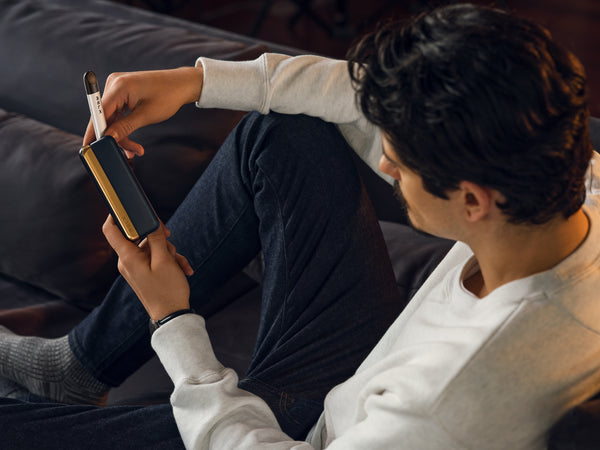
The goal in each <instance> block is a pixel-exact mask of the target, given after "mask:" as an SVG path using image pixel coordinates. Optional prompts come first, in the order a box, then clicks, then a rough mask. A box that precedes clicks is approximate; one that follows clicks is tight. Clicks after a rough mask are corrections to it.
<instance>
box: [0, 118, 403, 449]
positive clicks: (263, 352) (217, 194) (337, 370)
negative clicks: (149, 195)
mask: <svg viewBox="0 0 600 450" xmlns="http://www.w3.org/2000/svg"><path fill="white" fill-rule="evenodd" d="M350 152H351V149H350V148H349V147H348V145H347V144H346V142H345V141H344V139H343V138H342V137H341V135H340V134H339V133H338V131H337V129H336V128H335V127H334V126H332V125H330V124H326V123H324V122H322V121H320V120H318V119H313V118H308V117H305V116H284V115H277V114H270V115H267V116H262V115H259V114H250V115H248V116H246V117H245V118H244V119H243V121H242V122H241V123H240V125H238V127H237V128H236V129H235V130H234V131H233V132H232V133H231V135H230V136H229V137H228V139H227V140H226V142H225V143H224V145H223V146H222V148H221V149H220V151H219V152H218V153H217V155H216V157H215V159H214V160H213V161H212V162H211V164H210V166H209V167H208V169H207V170H206V172H205V173H204V174H203V175H202V177H201V178H200V179H199V181H198V182H197V184H196V185H195V187H194V188H193V189H192V191H191V192H190V194H189V195H188V197H187V198H186V200H185V201H184V202H183V204H182V205H181V206H180V208H179V209H178V211H177V212H176V213H175V215H174V216H173V217H172V219H171V220H170V222H169V223H168V227H169V229H170V230H171V232H172V238H171V241H172V242H173V243H174V244H175V246H176V247H177V249H178V251H179V252H180V253H181V254H183V255H184V256H186V257H187V258H188V260H189V261H190V263H191V265H192V267H193V268H194V270H195V274H194V275H193V276H192V277H191V278H190V280H189V281H190V286H191V304H192V306H194V307H196V308H198V307H201V305H203V304H204V303H205V302H206V301H208V300H209V299H210V298H211V293H212V292H214V290H215V289H216V288H218V287H219V286H220V285H221V284H222V283H223V282H225V281H226V280H228V279H229V278H230V277H231V276H232V275H234V274H235V273H236V272H238V271H239V270H240V269H241V268H243V267H244V266H245V265H246V264H247V263H248V262H249V261H251V260H252V258H254V257H255V256H256V255H257V253H258V252H259V251H260V250H261V249H262V251H263V253H264V260H265V276H264V281H263V300H262V310H261V318H260V319H261V320H260V326H259V334H258V339H257V343H256V347H255V351H254V354H253V357H252V362H251V364H250V367H249V369H248V372H247V374H246V376H245V377H244V378H243V379H241V380H240V387H241V388H243V389H246V390H248V391H251V392H254V393H256V394H257V395H259V396H260V397H262V398H263V399H264V400H265V401H266V402H267V403H268V404H269V405H270V407H271V408H272V409H273V411H274V413H275V415H276V416H277V419H278V420H279V423H280V425H281V427H282V429H283V430H284V431H285V432H287V433H288V434H289V435H290V436H292V437H294V438H300V439H302V438H303V437H304V436H305V434H306V432H307V431H308V430H309V429H310V427H311V426H312V425H313V424H314V422H315V421H316V419H317V418H318V416H319V414H320V413H321V411H322V409H323V400H324V398H325V395H326V394H327V392H328V391H329V390H330V389H331V388H332V387H334V386H335V385H336V384H339V383H340V382H342V381H344V380H345V379H347V378H348V377H350V376H351V375H352V374H353V372H354V371H355V370H356V368H357V367H358V365H359V364H360V362H361V361H362V360H363V359H364V358H365V357H366V356H367V354H368V353H369V351H370V350H371V349H372V348H373V346H374V345H375V344H376V343H377V341H378V340H379V339H380V337H381V336H382V335H383V333H384V332H385V330H386V329H387V328H388V327H389V325H390V324H391V323H392V322H393V321H394V319H395V318H396V317H397V316H398V314H399V313H400V311H401V310H402V308H403V307H404V305H405V303H406V298H403V295H402V294H401V293H400V291H399V290H398V288H397V286H396V283H395V280H394V274H393V271H392V268H391V264H390V261H389V257H388V254H387V251H386V247H385V244H384V241H383V237H382V234H381V230H380V228H379V226H378V222H377V220H376V217H375V213H374V211H373V208H372V206H371V204H370V201H369V199H368V198H367V195H366V193H365V191H364V188H363V186H362V183H361V180H360V178H359V176H358V174H357V171H356V169H355V166H354V163H353V161H352V158H351V154H350ZM69 342H70V344H71V347H72V349H73V351H74V353H75V355H76V356H77V358H78V359H79V360H80V361H81V363H82V364H83V365H84V367H86V368H87V369H88V370H89V372H90V373H92V374H93V375H94V376H95V377H97V378H98V379H100V380H101V381H103V382H105V383H107V384H110V385H114V386H116V385H119V384H120V383H121V382H122V381H124V380H125V379H126V378H127V377H128V376H129V375H131V374H132V373H133V372H134V371H135V370H136V369H137V368H139V367H140V366H141V365H142V364H143V363H144V362H146V361H147V360H148V359H149V358H150V357H151V356H152V355H153V350H152V348H151V347H150V340H149V332H148V316H147V314H146V312H145V310H144V309H143V307H142V306H141V304H140V302H139V301H138V300H137V298H136V296H135V294H134V293H133V292H132V290H131V289H130V288H129V286H128V285H127V283H126V282H125V281H124V280H123V279H122V278H119V279H118V280H117V281H116V282H115V284H114V285H113V287H112V289H111V290H110V292H109V294H108V295H107V297H106V299H105V300H104V302H103V303H102V305H101V306H99V307H98V308H96V309H95V310H94V311H93V312H92V313H91V314H90V315H89V316H88V317H87V318H86V319H85V320H84V321H83V322H82V323H81V324H80V325H79V326H77V327H76V328H75V329H74V330H73V331H72V332H71V333H70V335H69ZM190 348H193V345H190ZM9 407H10V408H13V409H14V408H17V410H19V411H21V415H20V416H18V415H17V416H16V417H20V418H21V419H20V420H19V422H16V421H11V422H12V423H10V424H6V423H3V424H2V426H1V428H2V430H3V432H2V434H3V440H5V439H7V438H8V439H9V441H10V442H12V439H23V435H24V434H25V433H26V432H27V430H29V428H27V425H26V423H27V421H28V420H29V419H28V417H31V418H32V420H37V419H36V417H38V416H42V417H43V415H44V414H48V413H47V410H48V408H50V409H54V410H55V412H53V413H51V414H50V415H51V416H52V420H50V421H46V422H47V423H48V424H52V423H53V425H51V426H50V425H49V426H48V427H47V426H45V425H44V426H40V423H44V422H39V421H37V422H33V423H35V425H31V428H30V430H31V431H32V432H33V430H36V431H35V436H36V439H39V441H40V442H43V441H44V440H46V438H51V437H52V436H53V434H52V433H53V430H55V429H61V433H60V442H61V448H69V447H70V446H71V447H76V446H77V443H78V442H80V443H85V444H86V445H89V444H90V442H93V443H98V446H99V447H100V446H102V445H100V444H101V442H102V441H101V438H100V440H97V439H96V437H94V436H95V435H96V434H97V433H102V434H104V435H106V434H109V435H110V434H111V433H112V432H111V431H110V430H111V428H110V427H111V426H113V427H115V430H116V431H115V433H118V432H119V430H121V429H123V425H124V424H127V423H130V424H135V426H132V427H131V428H129V429H128V431H127V434H126V436H125V437H124V438H125V439H126V440H127V442H128V443H127V447H128V448H129V447H131V446H132V443H137V444H139V445H140V446H141V445H144V442H147V440H148V439H150V440H151V442H150V444H149V445H151V446H154V447H152V448H156V447H155V446H156V445H157V442H163V441H164V442H167V443H169V444H168V445H169V446H172V443H173V440H177V434H176V433H177V430H176V428H175V426H174V422H173V417H172V413H171V410H170V408H169V407H168V405H167V406H164V405H161V406H155V407H145V408H125V409H123V408H104V409H101V410H98V409H96V408H90V407H86V406H82V407H77V406H58V405H53V406H44V407H40V406H39V405H31V404H15V403H11V402H9V404H8V405H5V406H2V407H1V408H0V416H4V414H3V409H4V410H6V408H9ZM19 408H20V409H19ZM44 408H46V409H44ZM11 414H16V413H15V412H14V411H13V412H12V413H11ZM61 420H62V421H63V422H62V423H61ZM2 422H5V421H4V419H0V423H2ZM97 422H99V423H97ZM74 423H76V424H78V426H79V428H77V429H78V431H77V432H76V433H75V432H72V431H67V430H73V426H74V425H73V424H74ZM157 423H161V424H162V426H156V424H157ZM17 425H18V426H17ZM7 427H8V428H7ZM12 427H17V430H16V431H15V433H18V436H17V435H16V434H15V435H14V436H12V437H9V436H6V434H5V430H8V429H11V428H12ZM46 428H48V430H47V433H48V434H47V435H46V434H44V431H43V430H44V429H46ZM40 429H42V431H40ZM19 430H20V431H19ZM101 430H102V431H101ZM70 439H71V440H73V442H71V441H69V440H70ZM77 439H80V441H76V440H77ZM27 442H28V445H29V446H31V445H32V443H31V441H30V440H28V441H27ZM110 442H112V443H113V445H114V443H115V441H114V440H113V439H112V438H111V439H110Z"/></svg>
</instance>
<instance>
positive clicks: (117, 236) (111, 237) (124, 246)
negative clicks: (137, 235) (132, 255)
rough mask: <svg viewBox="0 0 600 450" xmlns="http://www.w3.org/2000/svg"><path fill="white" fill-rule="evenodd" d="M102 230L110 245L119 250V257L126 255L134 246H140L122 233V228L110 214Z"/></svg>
mask: <svg viewBox="0 0 600 450" xmlns="http://www.w3.org/2000/svg"><path fill="white" fill-rule="evenodd" d="M102 232H103V233H104V236H105V237H106V240H107V241H108V243H109V244H110V246H111V247H112V248H113V249H114V251H115V252H117V255H119V258H121V257H123V256H125V255H126V254H127V253H128V252H131V250H132V248H135V249H137V248H138V247H137V246H136V245H135V244H134V243H132V242H131V241H129V240H128V239H127V238H126V237H125V236H123V233H121V230H120V229H119V227H118V226H117V224H116V223H115V220H114V219H113V217H112V216H111V215H110V214H109V215H108V217H107V218H106V220H105V221H104V225H102Z"/></svg>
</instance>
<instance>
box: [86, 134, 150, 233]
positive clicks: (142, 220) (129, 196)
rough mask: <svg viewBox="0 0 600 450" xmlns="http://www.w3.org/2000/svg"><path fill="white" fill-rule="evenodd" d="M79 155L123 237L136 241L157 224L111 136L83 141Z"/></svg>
mask: <svg viewBox="0 0 600 450" xmlns="http://www.w3.org/2000/svg"><path fill="white" fill-rule="evenodd" d="M79 156H80V157H81V160H82V161H83V164H84V165H85V167H86V169H87V170H88V173H89V174H90V175H91V177H92V178H93V179H94V182H95V184H96V187H97V188H98V190H99V191H100V193H101V194H102V197H103V198H104V201H105V202H106V205H107V206H108V209H109V210H110V213H111V214H112V216H113V218H114V219H115V222H116V223H117V225H118V226H119V228H120V229H121V231H122V232H123V234H124V235H125V237H127V239H129V240H131V241H138V240H140V239H143V238H144V237H146V236H147V235H148V234H150V233H152V232H153V231H154V230H156V229H157V228H158V227H159V226H160V221H159V220H158V217H157V215H156V212H155V211H154V208H152V205H151V204H150V201H149V200H148V197H146V194H145V193H144V190H143V189H142V187H141V185H140V183H139V181H138V180H137V178H136V177H135V175H134V173H133V171H132V170H131V167H129V164H128V163H127V159H126V158H125V155H124V154H123V150H121V148H120V147H119V146H118V144H117V142H116V141H115V140H114V138H113V137H112V136H104V137H103V138H101V139H98V140H97V141H95V142H92V143H91V144H89V145H86V146H85V147H83V148H82V149H81V150H80V151H79Z"/></svg>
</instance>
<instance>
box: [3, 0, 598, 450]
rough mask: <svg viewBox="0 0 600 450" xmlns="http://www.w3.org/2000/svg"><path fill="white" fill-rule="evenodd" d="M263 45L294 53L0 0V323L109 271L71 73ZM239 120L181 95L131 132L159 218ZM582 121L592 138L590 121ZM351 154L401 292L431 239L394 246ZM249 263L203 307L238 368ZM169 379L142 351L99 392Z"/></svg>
mask: <svg viewBox="0 0 600 450" xmlns="http://www.w3.org/2000/svg"><path fill="white" fill-rule="evenodd" d="M264 51H277V52H282V53H288V54H295V53H298V52H299V51H298V50H296V49H292V48H287V47H281V46H277V45H274V44H271V43H266V42H261V41H258V40H256V39H251V38H246V37H243V36H238V35H234V34H231V33H227V32H224V31H221V30H217V29H214V28H210V27H206V26H203V25H200V24H194V23H190V22H186V21H183V20H178V19H175V18H172V17H167V16H162V15H157V14H153V13H150V12H147V11H143V10H140V9H136V8H131V7H127V6H123V5H120V4H115V3H111V2H108V1H101V0H97V1H90V0H87V1H85V0H52V1H40V0H0V199H1V202H2V203H1V204H2V213H1V215H0V324H5V325H7V326H9V327H11V328H13V329H14V330H15V331H17V332H19V333H21V334H30V335H40V336H47V337H53V336H60V335H62V334H64V333H65V332H67V331H68V330H69V329H70V328H71V327H72V326H73V325H74V324H76V323H77V322H78V321H80V320H81V319H82V318H83V317H85V315H86V314H87V313H88V312H89V311H90V309H91V308H93V307H94V306H95V305H96V304H98V303H99V302H100V301H101V299H102V297H103V295H104V294H105V292H106V291H107V290H108V288H109V286H110V284H111V283H112V280H113V279H114V278H115V277H116V276H117V271H116V260H115V257H114V255H113V253H112V251H111V250H110V248H109V247H108V245H107V244H106V242H105V240H104V238H103V236H102V233H101V229H100V228H101V224H102V222H103V221H104V218H105V216H106V214H107V210H106V208H105V207H104V204H103V203H102V201H101V199H100V197H99V196H98V194H97V192H96V191H95V188H94V186H93V185H92V183H91V182H90V180H89V178H88V176H87V174H86V173H85V170H84V169H83V166H82V165H81V163H80V161H79V158H78V155H77V151H78V150H79V148H80V144H81V139H82V134H83V132H84V130H85V126H86V124H87V121H88V117H89V113H88V110H87V103H86V99H85V97H84V95H83V86H82V81H81V77H82V74H83V73H84V72H85V71H87V70H94V71H95V72H96V73H97V75H98V77H99V78H100V80H101V83H102V84H103V82H104V80H105V79H106V76H107V75H108V74H109V73H110V72H114V71H129V70H145V69H161V68H170V67H178V66H182V65H192V64H194V62H195V59H196V58H197V57H198V56H209V57H214V58H223V59H252V58H255V57H257V56H258V55H260V54H261V53H262V52H264ZM240 117H241V114H240V113H237V112H232V111H221V110H204V111H200V110H197V109H196V108H194V107H193V106H186V107H184V108H182V110H181V111H180V112H179V113H177V114H176V116H175V117H174V118H173V119H171V120H169V121H168V122H165V123H162V124H159V125H156V126H153V127H149V128H147V129H144V130H140V131H138V132H137V133H136V138H137V139H138V140H139V141H140V142H142V143H143V144H144V145H145V147H146V149H147V154H146V156H144V157H143V158H140V159H137V160H136V161H135V165H134V170H135V172H136V174H137V175H138V178H139V179H140V181H141V183H142V185H143V186H144V188H145V189H146V191H147V193H148V196H149V197H150V199H151V201H152V202H153V204H154V206H155V207H156V209H157V211H158V213H159V215H160V217H161V218H162V219H163V220H165V221H166V220H168V218H169V217H170V215H171V214H172V213H173V211H174V210H175V208H176V207H177V205H178V204H179V203H180V202H181V201H182V199H183V198H184V196H185V194H186V192H187V191H188V190H189V189H190V187H191V186H192V184H193V183H194V181H195V180H196V179H197V178H198V177H199V176H200V175H201V174H202V172H203V170H204V169H205V167H206V166H207V164H208V163H209V162H210V160H211V158H212V156H214V154H215V152H216V151H217V150H218V147H219V145H220V142H222V140H223V139H224V138H225V136H226V135H227V133H228V132H229V131H230V130H231V129H232V128H233V126H234V125H235V123H236V122H237V121H238V120H239V119H240ZM592 124H593V136H594V139H595V142H596V143H597V144H600V124H599V121H597V120H593V121H592ZM357 165H358V167H359V170H360V172H361V175H362V176H363V179H364V181H365V185H366V186H367V190H368V192H369V194H370V196H371V199H372V201H373V203H374V206H375V209H376V211H377V214H378V217H379V218H380V219H381V220H382V229H383V231H384V235H385V237H386V241H387V243H388V247H389V249H390V255H391V257H392V261H393V264H394V269H395V272H396V275H397V279H398V285H399V289H404V290H406V291H407V293H409V294H410V293H411V291H412V290H414V286H412V285H411V284H410V283H409V282H407V281H406V280H416V282H417V283H418V280H419V274H420V273H421V272H422V271H423V269H426V267H425V265H426V264H435V263H436V260H433V261H432V260H428V259H427V260H426V259H424V258H423V256H422V255H423V254H424V253H423V252H421V251H420V249H422V248H423V246H427V245H436V246H437V243H435V244H434V241H432V240H431V238H428V237H426V236H422V235H419V234H416V233H415V235H414V249H413V252H412V254H411V257H410V258H409V259H407V258H406V254H398V252H397V251H396V250H395V245H394V243H395V241H396V239H397V237H396V235H395V230H396V226H395V225H394V223H396V222H401V221H402V219H403V216H402V213H401V212H400V210H399V209H398V208H397V206H396V203H395V200H394V199H393V196H392V194H391V189H390V187H389V186H388V185H386V184H385V183H383V182H382V181H381V180H380V179H379V178H378V177H377V176H376V175H375V174H373V173H372V172H371V171H370V170H369V169H368V168H366V166H364V164H362V163H360V162H359V161H357ZM440 248H441V251H440V253H439V255H438V259H439V258H441V257H442V256H443V247H440ZM255 266H256V267H259V266H260V264H258V263H256V264H255ZM256 267H252V266H250V267H248V268H247V269H246V270H245V271H243V272H241V273H239V274H237V275H236V276H235V277H234V278H233V279H232V280H230V281H229V282H228V283H227V284H226V285H225V286H224V287H223V288H222V289H221V290H220V291H219V292H216V293H215V294H214V296H215V301H214V302H212V306H211V307H210V309H209V308H207V309H205V310H204V311H201V313H202V314H203V315H205V316H206V317H208V321H207V326H208V328H209V333H210V334H211V337H212V341H213V344H214V346H215V349H216V352H217V354H218V356H219V358H220V359H221V360H222V361H223V363H224V364H226V365H229V366H231V367H233V368H235V369H236V370H237V371H238V372H243V371H244V369H245V367H246V365H247V363H248V358H249V355H250V354H251V351H252V347H253V340H254V336H255V333H256V327H257V317H258V307H259V299H260V273H259V272H260V271H259V270H255V269H256ZM170 390H171V383H170V380H169V379H168V377H167V376H166V374H165V373H164V371H163V370H162V368H161V367H160V364H159V363H158V361H157V360H156V359H153V360H151V361H150V362H149V363H148V364H147V365H146V366H144V367H142V368H141V369H140V370H139V371H138V372H137V373H136V374H134V375H133V376H132V377H131V379H130V380H128V381H127V382H126V383H124V385H123V386H120V387H119V388H116V389H114V390H113V391H111V393H110V396H109V403H110V404H124V403H148V402H166V401H168V396H169V394H170ZM599 402H600V401H599ZM596 413H598V414H600V404H596V403H595V402H594V401H590V402H588V403H587V404H586V405H584V407H583V408H579V409H577V410H576V411H574V412H573V414H570V415H569V416H568V417H566V418H565V421H564V422H563V423H562V424H560V426H559V427H557V430H556V437H555V440H554V441H553V442H554V444H553V445H556V447H555V448H575V447H569V446H566V447H565V445H570V443H571V442H573V441H574V440H576V439H580V440H581V441H582V442H581V445H580V446H579V447H577V448H585V444H589V443H596V442H600V441H596V440H595V439H596V437H595V435H594V433H593V432H590V430H592V431H593V430H595V426H594V425H595V424H596V423H600V421H597V422H594V420H595V414H596ZM590 424H591V426H587V427H585V426H584V425H590ZM565 443H566V444H565Z"/></svg>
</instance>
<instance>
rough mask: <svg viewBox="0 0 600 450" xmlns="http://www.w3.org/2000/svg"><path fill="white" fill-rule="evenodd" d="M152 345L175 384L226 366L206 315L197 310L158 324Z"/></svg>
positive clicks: (220, 369) (217, 370) (200, 376)
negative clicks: (212, 339)
mask: <svg viewBox="0 0 600 450" xmlns="http://www.w3.org/2000/svg"><path fill="white" fill-rule="evenodd" d="M152 347H153V348H154V350H155V351H156V354H157V355H158V357H159V358H160V361H161V363H162V365H163V366H164V368H165V370H166V371H167V373H168V374H169V376H170V377H171V380H173V382H174V383H175V384H177V382H178V380H181V379H187V378H191V377H194V378H202V376H204V375H205V374H207V372H212V373H214V372H220V371H222V370H223V369H224V367H223V365H222V364H221V363H220V362H219V361H218V360H217V358H216V356H215V353H214V351H213V349H212V346H211V343H210V339H209V337H208V333H207V332H206V326H205V323H204V319H203V318H202V317H201V316H199V315H197V314H185V315H183V316H179V317H177V318H175V319H173V320H171V321H169V322H167V323H166V324H165V325H163V326H161V327H159V328H158V329H157V330H156V331H155V332H154V333H153V335H152Z"/></svg>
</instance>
